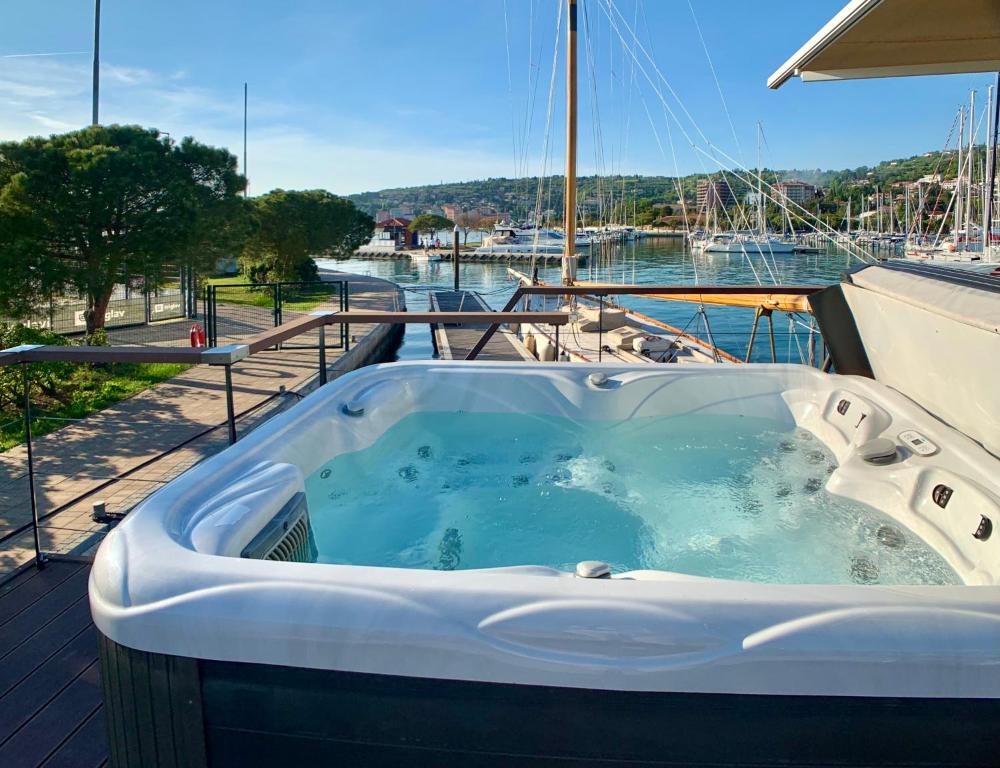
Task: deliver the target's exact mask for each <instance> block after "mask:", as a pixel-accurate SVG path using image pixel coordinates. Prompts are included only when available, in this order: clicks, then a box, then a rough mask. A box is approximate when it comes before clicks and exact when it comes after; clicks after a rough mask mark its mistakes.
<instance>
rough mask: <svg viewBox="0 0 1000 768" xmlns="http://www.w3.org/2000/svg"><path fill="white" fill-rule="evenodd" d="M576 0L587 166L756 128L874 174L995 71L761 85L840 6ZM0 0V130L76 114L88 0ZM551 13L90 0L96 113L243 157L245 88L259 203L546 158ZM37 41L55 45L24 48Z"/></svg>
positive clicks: (660, 169)
mask: <svg viewBox="0 0 1000 768" xmlns="http://www.w3.org/2000/svg"><path fill="white" fill-rule="evenodd" d="M581 2H584V3H585V4H586V6H587V21H588V24H587V26H588V28H589V35H588V40H589V45H587V42H585V41H584V40H583V39H582V38H581V41H580V72H581V82H580V97H581V108H580V137H581V145H580V152H579V157H580V171H581V173H589V172H593V171H594V170H595V169H597V168H600V169H602V170H603V171H605V172H611V171H618V170H623V171H626V172H636V171H637V172H642V173H664V174H672V173H674V171H675V169H676V170H679V171H680V172H682V173H687V172H692V171H701V170H714V169H715V168H716V167H717V164H716V162H715V161H714V160H713V159H712V157H711V155H712V154H713V153H714V154H715V156H716V157H721V155H722V153H723V152H724V153H726V154H728V155H730V156H731V157H734V158H737V159H739V158H742V159H743V160H744V161H745V162H746V164H748V165H752V164H753V162H754V155H755V130H756V129H755V126H756V123H757V121H761V122H762V124H763V131H764V136H765V139H766V147H765V149H764V159H765V162H766V164H767V165H769V166H772V167H783V168H785V167H800V168H803V167H804V168H815V167H822V168H843V167H854V166H858V165H863V164H873V163H875V162H878V161H879V160H882V159H887V158H890V157H897V156H908V155H911V154H915V153H918V152H923V151H926V150H928V149H936V148H940V147H941V146H943V144H944V140H945V137H946V135H947V133H948V130H949V127H950V126H951V123H952V120H953V117H954V113H955V110H956V109H957V107H958V105H959V104H960V103H963V102H966V101H967V99H968V91H969V89H970V88H976V89H979V90H980V99H981V101H982V100H984V98H985V87H986V86H987V85H988V84H990V83H991V82H992V78H991V77H990V76H987V75H979V76H951V77H937V78H914V79H893V80H883V81H858V82H846V83H822V84H810V85H803V84H801V83H800V82H798V81H793V82H792V83H790V84H789V85H786V86H785V87H784V88H782V89H781V90H780V91H777V92H775V91H769V90H767V88H766V87H765V81H766V79H767V76H768V75H769V74H770V73H771V72H772V71H773V70H774V69H776V68H777V67H778V66H779V65H780V64H781V63H782V62H783V61H784V60H785V59H786V58H787V57H788V56H789V55H790V54H791V53H792V52H793V51H794V50H795V49H797V48H798V47H799V45H800V44H801V43H803V42H804V41H805V40H806V39H808V38H809V37H810V36H811V35H812V34H813V33H814V32H815V31H816V30H817V29H818V28H819V27H820V26H822V24H823V23H825V22H826V21H827V20H828V19H829V18H830V17H831V16H832V15H834V14H835V13H836V12H837V11H838V10H839V9H840V7H841V6H842V5H843V4H844V2H845V0H808V1H807V2H802V0H761V1H760V2H747V1H746V0H691V3H690V5H689V2H688V0H581ZM609 3H610V7H611V10H610V11H609V10H608V9H609ZM3 5H4V8H3V11H2V17H3V18H2V24H0V57H2V58H0V138H2V139H12V138H15V139H16V138H21V137H24V136H28V135H37V134H48V133H53V132H59V131H63V130H71V129H74V128H77V127H81V126H83V125H85V124H87V122H88V121H89V119H90V79H89V78H90V67H91V60H90V46H91V37H92V24H93V16H92V14H93V3H92V0H42V1H39V0H32V1H28V0H5V1H4V3H3ZM691 6H693V7H694V10H695V12H696V14H697V20H698V23H699V25H700V28H701V31H702V33H703V35H704V39H705V44H706V46H707V47H708V50H709V51H710V54H711V61H712V64H713V65H714V68H715V71H716V73H717V75H718V79H719V84H720V86H721V90H722V93H723V96H724V99H725V106H724V104H723V99H722V98H720V95H719V93H718V90H717V89H716V85H715V81H714V79H713V76H712V71H711V69H710V67H709V63H708V59H707V58H706V55H705V51H704V49H703V48H702V43H701V39H700V38H699V35H698V30H697V27H696V26H695V21H694V19H693V17H692V12H691ZM558 8H559V2H558V0H324V1H320V0H285V1H284V2H275V1H274V0H268V2H262V1H261V0H200V1H199V2H195V1H194V0H171V1H170V2H162V1H159V0H155V1H154V0H103V32H102V45H101V49H102V63H103V67H102V99H101V118H102V122H130V123H132V122H134V123H141V124H144V125H150V126H155V127H158V128H160V129H161V130H164V131H168V132H170V133H171V135H173V136H175V137H179V136H182V135H193V136H195V137H196V138H198V139H200V140H202V141H204V142H206V143H210V144H216V145H224V146H228V147H229V148H230V149H231V150H232V151H233V152H235V153H236V154H239V153H240V152H241V144H242V88H243V81H244V80H246V81H248V82H249V83H250V157H249V163H248V170H249V176H250V180H251V192H252V193H260V192H264V191H267V190H268V189H271V188H273V187H278V186H282V187H285V188H290V189H291V188H312V187H323V188H327V189H330V190H332V191H334V192H338V193H350V192H360V191H364V190H370V189H378V188H382V187H387V186H402V185H408V184H418V183H434V182H438V181H442V180H444V181H455V180H465V179H475V178H484V177H488V176H511V175H514V173H515V169H517V170H518V171H522V172H523V171H525V170H526V171H527V172H528V173H532V174H535V173H538V172H539V171H541V170H542V169H543V167H547V168H549V169H552V168H553V167H555V168H556V169H557V170H558V168H559V167H561V164H562V162H563V161H562V154H563V151H564V128H563V121H564V119H565V112H564V108H563V102H564V98H565V97H564V90H563V83H562V77H563V74H562V71H563V70H562V60H561V58H560V59H559V62H558V70H557V77H556V89H555V91H554V92H553V96H552V100H553V109H552V113H551V119H549V117H548V109H547V105H548V101H549V93H550V90H549V84H550V77H551V70H552V60H553V51H554V43H555V37H556V24H557V15H558ZM505 15H506V24H505ZM609 15H610V16H611V17H612V18H614V19H615V20H616V25H617V27H618V32H617V33H616V32H615V30H614V29H613V28H612V26H611V24H610V23H609ZM563 23H564V22H563ZM582 26H583V24H582V23H581V27H582ZM630 29H635V30H636V35H637V37H638V40H639V45H640V46H641V47H642V48H644V49H646V51H648V52H649V54H650V55H651V57H652V60H653V61H655V63H656V67H657V69H658V70H659V72H660V73H661V74H662V76H663V78H664V79H665V80H666V81H667V83H669V88H668V86H667V85H665V84H664V83H663V82H662V81H660V80H659V78H658V77H657V76H656V74H655V72H654V71H653V68H652V66H651V65H650V64H649V61H648V60H647V59H646V58H645V57H644V56H643V54H642V51H641V50H639V47H638V46H636V45H635V41H634V40H631V33H630V31H629V30H630ZM618 35H621V37H623V38H625V40H626V42H629V44H630V48H632V47H633V46H634V50H635V56H636V58H638V59H639V60H640V61H641V62H643V66H644V67H645V68H646V70H647V72H648V73H649V76H650V77H651V78H653V79H654V80H656V81H657V88H656V89H654V88H653V87H651V86H650V85H649V83H648V82H647V81H646V80H645V78H644V76H643V75H642V72H641V71H640V70H639V69H638V68H637V67H636V66H634V65H633V63H632V60H631V58H630V56H631V53H630V50H627V49H626V47H625V46H624V45H623V44H622V42H621V40H620V39H619V38H618ZM588 50H589V53H588ZM508 51H509V58H510V67H509V70H508V65H507V60H508ZM35 53H60V54H64V55H58V56H44V57H36V56H22V54H35ZM561 53H562V50H561V47H560V56H561ZM508 73H509V74H508ZM669 89H673V92H674V93H675V94H676V98H675V96H673V95H671V94H670V93H669ZM657 90H658V91H659V92H660V94H664V95H663V98H665V99H666V101H667V102H668V104H669V105H670V109H671V110H673V112H674V114H675V115H677V120H676V121H675V120H674V119H672V118H670V117H669V116H668V115H667V114H666V113H665V110H664V108H663V106H662V104H661V102H660V100H659V99H660V96H659V95H658V94H657ZM594 93H596V94H597V103H598V109H597V110H596V111H595V109H594V106H593V98H592V94H594ZM532 94H533V98H534V102H533V103H534V108H533V109H529V107H528V105H529V103H530V102H531V100H532ZM727 109H728V113H729V116H730V117H731V119H732V123H733V125H734V126H735V138H734V135H733V131H732V130H731V128H730V122H729V118H727ZM685 111H686V114H687V115H690V118H691V119H689V118H688V117H687V116H686V114H685ZM595 115H599V118H598V119H595ZM547 123H549V124H550V125H551V128H550V131H549V143H548V147H549V155H550V158H551V159H550V160H549V161H548V163H547V164H546V163H545V161H544V155H543V152H544V148H545V146H546V143H545V126H546V124H547ZM529 124H530V131H529V130H527V126H528V125H529ZM595 126H596V128H597V129H598V130H597V131H595ZM597 133H599V135H600V137H601V140H600V141H599V142H595V140H594V137H595V134H597ZM685 133H686V134H687V137H686V136H685ZM688 137H689V138H690V139H691V142H690V143H689V141H688ZM671 139H672V140H673V141H674V145H675V154H676V164H675V161H674V159H673V156H672V155H671V150H670V140H671ZM737 142H738V144H737ZM691 143H694V144H695V145H696V146H697V147H698V149H695V148H692V146H691ZM598 145H599V146H600V148H601V150H600V153H599V152H598V150H597V149H596V147H597V146H598ZM661 147H662V152H661ZM710 147H715V148H717V149H711V148H710ZM515 158H516V159H515Z"/></svg>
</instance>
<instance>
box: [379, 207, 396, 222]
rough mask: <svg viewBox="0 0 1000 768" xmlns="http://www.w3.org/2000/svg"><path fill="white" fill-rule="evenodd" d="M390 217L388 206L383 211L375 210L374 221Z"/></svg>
mask: <svg viewBox="0 0 1000 768" xmlns="http://www.w3.org/2000/svg"><path fill="white" fill-rule="evenodd" d="M391 218H392V214H391V213H390V212H389V209H388V208H387V209H385V210H384V211H375V221H386V220H387V219H391Z"/></svg>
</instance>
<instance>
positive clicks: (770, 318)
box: [767, 310, 778, 363]
mask: <svg viewBox="0 0 1000 768" xmlns="http://www.w3.org/2000/svg"><path fill="white" fill-rule="evenodd" d="M767 331H768V336H769V338H770V339H771V362H772V363H776V362H778V352H777V349H776V348H775V346H774V312H772V311H770V310H768V312H767Z"/></svg>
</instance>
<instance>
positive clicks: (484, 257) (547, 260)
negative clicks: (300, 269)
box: [354, 249, 587, 266]
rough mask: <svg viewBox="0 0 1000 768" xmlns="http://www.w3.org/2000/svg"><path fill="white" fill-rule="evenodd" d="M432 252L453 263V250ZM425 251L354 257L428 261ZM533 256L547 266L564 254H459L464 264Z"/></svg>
mask: <svg viewBox="0 0 1000 768" xmlns="http://www.w3.org/2000/svg"><path fill="white" fill-rule="evenodd" d="M430 253H432V254H438V255H440V256H441V261H440V262H438V261H434V262H431V263H432V264H450V263H451V251H445V250H444V249H442V250H440V251H431V252H430ZM425 255H426V254H425V253H424V252H423V251H394V252H391V253H390V252H384V253H363V252H360V251H359V252H357V253H355V254H354V258H357V259H366V260H367V259H379V260H381V259H411V260H413V261H426V258H424V257H425ZM532 257H534V259H535V261H536V262H537V263H539V264H543V265H545V266H550V265H553V264H559V263H560V262H562V254H559V253H536V254H530V253H502V252H500V251H497V252H496V253H476V252H474V251H462V252H461V253H460V254H459V262H460V263H462V264H507V265H510V264H513V263H515V262H516V263H518V264H523V263H526V262H530V261H531V259H532ZM576 259H577V263H580V264H585V263H586V261H587V254H586V253H585V252H580V253H578V254H577V255H576Z"/></svg>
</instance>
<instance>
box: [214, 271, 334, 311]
mask: <svg viewBox="0 0 1000 768" xmlns="http://www.w3.org/2000/svg"><path fill="white" fill-rule="evenodd" d="M205 284H206V285H218V286H222V288H220V289H219V290H218V291H217V292H216V294H215V295H216V301H218V303H219V304H239V305H242V306H248V307H261V308H264V309H273V308H274V286H272V285H268V284H264V285H260V286H256V285H248V284H247V279H246V278H245V277H243V276H242V275H232V276H229V277H210V278H208V279H207V280H205ZM337 290H338V289H337V288H336V286H335V285H331V284H330V283H324V282H322V281H317V282H315V283H304V284H302V285H296V286H282V298H281V306H282V308H283V309H287V310H289V311H291V312H309V311H311V310H313V309H316V307H318V306H320V305H321V304H327V303H337V302H338V301H339V295H338V293H337Z"/></svg>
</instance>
